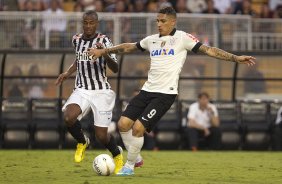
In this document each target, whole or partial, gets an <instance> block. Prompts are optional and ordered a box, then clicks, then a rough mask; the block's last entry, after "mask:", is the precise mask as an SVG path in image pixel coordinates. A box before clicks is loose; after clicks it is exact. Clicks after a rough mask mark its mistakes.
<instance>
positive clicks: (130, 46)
mask: <svg viewBox="0 0 282 184" xmlns="http://www.w3.org/2000/svg"><path fill="white" fill-rule="evenodd" d="M134 50H137V46H136V43H122V44H120V45H116V46H113V47H110V48H105V49H96V48H90V49H88V51H87V53H88V55H89V56H91V57H92V58H93V60H94V61H95V60H96V59H97V58H98V57H101V56H104V55H107V54H122V53H129V52H132V51H134Z"/></svg>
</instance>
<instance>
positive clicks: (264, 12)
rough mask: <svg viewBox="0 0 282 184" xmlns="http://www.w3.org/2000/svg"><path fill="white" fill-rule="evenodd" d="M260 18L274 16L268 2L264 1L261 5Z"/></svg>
mask: <svg viewBox="0 0 282 184" xmlns="http://www.w3.org/2000/svg"><path fill="white" fill-rule="evenodd" d="M259 18H273V12H272V11H271V10H270V9H269V6H268V4H267V3H264V4H263V5H262V6H261V11H260V15H259Z"/></svg>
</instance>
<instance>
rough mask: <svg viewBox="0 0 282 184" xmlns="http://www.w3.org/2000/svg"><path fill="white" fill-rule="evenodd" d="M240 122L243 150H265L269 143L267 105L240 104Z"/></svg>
mask: <svg viewBox="0 0 282 184" xmlns="http://www.w3.org/2000/svg"><path fill="white" fill-rule="evenodd" d="M240 107H241V121H242V126H243V130H244V133H243V136H244V141H243V149H247V150H253V149H255V150H266V149H268V148H269V143H270V122H269V118H268V114H269V113H268V112H269V109H268V104H267V103H260V102H241V103H240Z"/></svg>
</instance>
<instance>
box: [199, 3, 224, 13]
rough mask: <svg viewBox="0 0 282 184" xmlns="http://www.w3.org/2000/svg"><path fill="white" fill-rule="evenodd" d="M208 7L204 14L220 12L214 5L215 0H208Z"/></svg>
mask: <svg viewBox="0 0 282 184" xmlns="http://www.w3.org/2000/svg"><path fill="white" fill-rule="evenodd" d="M206 3H207V8H206V9H205V10H204V11H203V12H202V13H204V14H220V13H219V11H218V9H216V8H215V7H214V2H213V0H206Z"/></svg>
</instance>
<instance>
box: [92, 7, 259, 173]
mask: <svg viewBox="0 0 282 184" xmlns="http://www.w3.org/2000/svg"><path fill="white" fill-rule="evenodd" d="M175 26H176V12H175V10H174V9H173V8H172V7H164V8H162V9H160V10H159V12H158V15H157V27H158V31H159V34H154V35H151V36H148V37H146V38H144V39H143V40H141V41H140V42H137V43H123V44H120V45H117V46H113V47H110V48H105V49H101V50H98V49H95V48H91V49H89V51H88V54H89V55H91V56H94V58H96V57H101V56H103V55H107V54H112V53H129V52H132V51H135V50H137V49H139V50H142V51H145V50H147V51H149V53H150V58H151V67H150V70H149V74H148V80H147V81H146V82H145V84H144V86H143V88H142V90H141V91H140V93H139V94H138V95H137V96H136V97H134V98H133V99H132V100H131V101H130V102H129V105H128V106H127V108H126V110H125V111H124V112H123V114H122V116H121V118H120V120H119V122H118V128H119V131H120V134H121V137H122V140H123V143H124V144H125V147H126V149H127V150H128V155H127V162H126V163H125V165H124V166H123V168H122V169H121V170H120V171H119V172H118V174H117V175H132V174H134V164H135V161H136V158H137V157H138V155H139V154H140V150H141V148H142V146H143V142H144V137H143V134H144V132H145V131H148V132H150V131H151V130H152V129H153V128H154V126H155V125H156V123H157V122H158V121H159V120H160V118H161V117H162V116H163V115H164V114H165V113H166V111H167V110H168V109H169V108H170V106H171V105H172V104H173V102H174V99H175V97H176V95H177V93H178V80H179V75H180V72H181V69H182V66H183V64H184V62H185V60H186V56H187V51H193V52H197V51H200V52H202V53H204V54H207V55H208V56H211V57H214V58H217V59H222V60H226V61H231V62H237V63H242V64H247V65H249V66H251V65H254V64H255V58H254V57H252V56H237V55H234V54H231V53H228V52H226V51H223V50H221V49H219V48H215V47H209V46H206V45H204V44H202V43H200V42H199V41H198V40H197V39H196V38H195V37H193V36H192V35H190V34H188V33H185V32H184V31H180V30H176V29H175Z"/></svg>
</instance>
